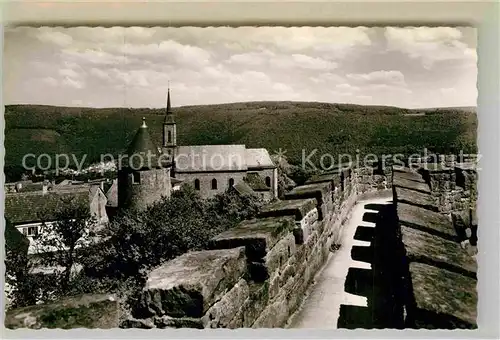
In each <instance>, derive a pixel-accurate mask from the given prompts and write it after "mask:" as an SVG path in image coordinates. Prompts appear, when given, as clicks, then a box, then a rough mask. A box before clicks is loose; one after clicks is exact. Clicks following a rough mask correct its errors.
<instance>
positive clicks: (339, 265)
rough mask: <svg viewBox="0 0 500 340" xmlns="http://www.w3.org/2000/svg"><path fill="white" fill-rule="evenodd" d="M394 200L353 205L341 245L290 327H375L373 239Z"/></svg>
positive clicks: (368, 201) (320, 274)
mask: <svg viewBox="0 0 500 340" xmlns="http://www.w3.org/2000/svg"><path fill="white" fill-rule="evenodd" d="M391 202H392V198H374V199H369V200H366V201H360V202H358V203H357V204H356V205H355V206H354V207H353V210H352V214H351V217H350V219H349V221H348V223H347V224H346V226H345V228H344V231H343V234H342V238H341V245H342V246H341V247H340V249H339V250H337V251H336V252H335V253H334V254H330V256H329V258H328V260H327V263H326V264H325V267H324V268H323V270H322V271H321V272H320V273H319V274H318V275H317V277H316V282H315V283H314V284H313V285H312V286H311V288H310V291H309V294H308V296H307V297H306V299H305V301H304V302H303V304H302V306H301V308H300V309H299V310H298V311H297V313H296V314H295V315H294V316H293V317H292V319H291V320H290V325H289V327H290V328H323V329H324V328H356V327H366V328H371V327H373V325H370V323H371V322H372V320H373V315H372V310H373V308H372V306H371V305H372V303H371V301H370V303H369V300H370V299H372V298H373V294H376V293H375V291H376V290H375V287H373V284H371V283H372V282H373V271H372V262H373V261H371V258H372V257H373V246H372V242H373V238H374V234H375V233H374V230H375V222H376V220H377V214H378V213H379V211H380V210H381V209H382V208H383V207H385V206H387V205H388V204H390V203H391ZM369 305H370V306H369Z"/></svg>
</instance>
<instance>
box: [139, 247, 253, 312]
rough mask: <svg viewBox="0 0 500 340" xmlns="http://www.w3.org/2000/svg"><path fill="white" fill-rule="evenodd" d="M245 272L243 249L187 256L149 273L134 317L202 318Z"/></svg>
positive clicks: (198, 252)
mask: <svg viewBox="0 0 500 340" xmlns="http://www.w3.org/2000/svg"><path fill="white" fill-rule="evenodd" d="M245 271H246V258H245V255H244V248H242V247H240V248H235V249H227V250H204V251H196V252H189V253H186V254H183V255H181V256H179V257H177V258H175V259H173V260H171V261H168V262H166V263H164V264H163V265H161V266H159V267H157V268H155V269H154V270H152V271H151V272H150V273H149V275H148V279H147V282H146V286H145V288H144V289H143V292H142V296H141V299H140V302H139V304H138V306H136V307H135V308H134V309H133V315H134V317H137V318H145V317H146V318H147V317H150V316H154V315H156V316H163V315H168V316H171V317H176V318H179V317H192V318H199V317H201V316H203V315H204V314H205V312H206V311H207V310H208V309H209V308H210V306H212V305H213V304H214V302H215V301H218V300H219V299H220V298H221V297H222V296H223V295H224V294H225V292H226V291H227V290H229V289H231V288H232V287H233V286H234V285H235V283H236V282H238V280H239V279H240V277H241V276H242V275H243V274H244V273H245Z"/></svg>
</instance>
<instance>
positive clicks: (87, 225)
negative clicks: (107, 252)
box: [34, 202, 96, 293]
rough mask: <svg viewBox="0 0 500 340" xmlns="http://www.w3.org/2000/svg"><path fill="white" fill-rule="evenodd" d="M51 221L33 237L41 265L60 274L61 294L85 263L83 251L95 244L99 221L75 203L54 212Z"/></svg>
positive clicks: (87, 208) (84, 207)
mask: <svg viewBox="0 0 500 340" xmlns="http://www.w3.org/2000/svg"><path fill="white" fill-rule="evenodd" d="M46 215H48V212H47V213H46ZM50 220H51V221H49V220H45V222H44V223H43V225H42V228H41V232H40V233H39V234H38V235H37V236H35V237H34V242H35V245H36V246H35V247H36V250H37V254H39V256H40V265H42V266H50V267H52V268H54V267H55V270H54V273H55V274H60V275H58V276H59V279H60V281H59V283H60V288H61V292H62V293H65V292H67V291H68V290H69V283H70V279H71V273H72V270H73V269H75V265H76V264H81V263H82V261H83V254H84V251H83V250H84V249H85V248H87V247H90V246H92V244H93V243H94V241H96V240H95V239H94V238H93V235H94V233H95V229H96V220H95V218H94V217H93V216H91V214H90V211H89V207H88V206H84V205H80V204H77V203H73V202H70V203H68V204H67V205H66V206H64V207H63V208H61V209H59V210H57V211H55V212H54V214H53V217H52V218H50ZM61 268H62V271H61Z"/></svg>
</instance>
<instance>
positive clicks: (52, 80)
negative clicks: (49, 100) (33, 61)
mask: <svg viewBox="0 0 500 340" xmlns="http://www.w3.org/2000/svg"><path fill="white" fill-rule="evenodd" d="M42 82H44V83H45V84H47V85H50V86H57V84H58V83H59V82H58V81H57V80H56V79H55V78H54V77H45V78H42Z"/></svg>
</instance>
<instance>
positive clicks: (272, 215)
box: [123, 169, 387, 328]
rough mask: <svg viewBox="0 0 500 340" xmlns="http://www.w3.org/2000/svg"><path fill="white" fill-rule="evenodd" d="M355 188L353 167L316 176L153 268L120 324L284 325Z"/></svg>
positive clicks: (349, 204) (341, 220) (335, 232)
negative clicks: (205, 243) (198, 247)
mask: <svg viewBox="0 0 500 340" xmlns="http://www.w3.org/2000/svg"><path fill="white" fill-rule="evenodd" d="M341 179H342V180H343V181H344V182H343V183H342V182H341ZM358 186H359V178H358V175H357V172H356V171H353V170H352V169H345V170H343V171H341V172H337V173H334V174H324V175H320V176H317V177H315V178H313V179H311V180H310V181H309V183H306V184H305V185H302V186H298V187H295V188H293V189H292V190H291V191H289V192H288V193H285V199H284V200H281V201H277V202H272V203H270V204H268V205H267V206H265V207H264V208H263V209H262V210H261V212H260V214H259V216H258V217H257V218H255V219H252V220H247V221H243V222H241V223H240V224H239V225H237V226H236V227H235V228H232V229H230V230H227V231H225V232H223V233H221V234H219V235H217V236H215V237H214V238H213V239H212V240H210V242H209V244H208V248H207V250H203V251H199V252H191V253H187V254H184V255H182V256H180V257H178V258H176V259H173V260H171V261H169V262H167V263H165V264H163V265H162V266H160V267H158V268H156V269H155V270H153V271H152V272H151V273H150V274H149V279H148V283H147V285H146V287H145V288H144V294H143V299H142V300H141V303H140V305H138V306H137V308H136V313H135V314H134V315H133V317H134V319H130V320H129V321H128V322H129V323H128V324H127V323H124V324H123V325H125V326H129V327H139V326H141V327H144V325H148V327H158V328H165V327H192V328H238V327H253V328H258V327H283V326H285V324H286V323H287V321H288V320H289V318H290V316H291V315H292V314H293V313H294V312H295V311H296V310H297V308H298V307H299V306H300V304H301V302H302V299H303V297H304V295H305V294H306V291H307V289H308V287H309V286H310V284H311V282H312V280H313V278H314V276H315V275H316V273H317V272H318V271H319V269H320V268H321V267H322V265H323V264H324V263H325V261H326V259H327V257H328V254H329V249H330V246H331V244H332V243H333V242H335V241H336V240H338V239H339V235H340V233H341V231H342V227H343V225H344V224H345V222H346V220H347V218H348V216H349V214H350V210H351V207H352V206H353V205H354V204H355V202H356V200H357V197H358V192H359V190H358ZM384 188H387V187H386V186H384ZM376 191H377V187H376V186H375V187H370V189H367V190H365V191H364V193H365V192H376ZM138 320H139V321H141V322H138ZM132 321H133V322H132ZM134 325H135V326H134Z"/></svg>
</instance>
